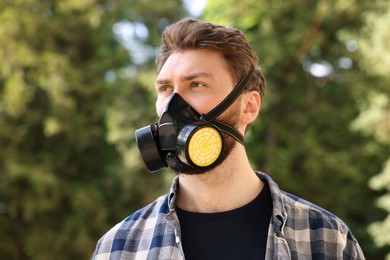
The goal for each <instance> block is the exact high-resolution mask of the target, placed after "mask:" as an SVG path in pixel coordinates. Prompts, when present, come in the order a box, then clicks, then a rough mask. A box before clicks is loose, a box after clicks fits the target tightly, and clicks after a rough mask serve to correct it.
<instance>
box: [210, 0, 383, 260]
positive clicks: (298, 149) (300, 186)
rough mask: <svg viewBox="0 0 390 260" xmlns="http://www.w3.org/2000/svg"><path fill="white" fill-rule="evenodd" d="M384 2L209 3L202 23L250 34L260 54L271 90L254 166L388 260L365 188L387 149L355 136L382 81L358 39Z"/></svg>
mask: <svg viewBox="0 0 390 260" xmlns="http://www.w3.org/2000/svg"><path fill="white" fill-rule="evenodd" d="M379 4H380V1H378V2H372V1H365V0H360V1H353V4H352V2H351V1H347V0H335V1H330V0H329V1H326V0H324V1H294V0H293V1H255V0H247V1H243V2H240V3H239V4H237V3H236V2H235V1H231V0H224V1H221V0H209V1H208V5H207V6H206V9H205V12H204V16H203V17H204V18H205V19H207V20H210V21H212V22H217V23H222V24H224V25H228V26H234V27H238V28H240V29H242V30H243V31H245V32H246V34H247V36H248V39H249V40H250V42H251V43H252V45H253V46H254V48H255V50H256V52H257V53H258V54H259V57H260V65H261V66H262V67H263V71H264V73H265V75H266V78H267V82H268V87H267V90H266V95H265V99H264V100H263V104H262V111H261V114H260V118H259V120H257V122H256V123H255V124H254V126H253V128H252V130H251V132H250V134H249V136H247V138H246V142H247V144H248V145H247V147H248V149H247V150H248V153H249V156H250V159H251V161H252V163H253V165H254V168H257V169H259V170H262V171H265V172H267V173H269V174H270V175H271V176H272V177H273V178H274V179H275V180H277V181H278V183H280V185H281V187H282V188H283V189H284V190H287V191H289V192H292V193H294V194H296V195H298V196H300V197H302V198H306V199H309V200H310V201H312V202H314V203H316V204H318V205H320V206H323V207H324V208H326V209H328V210H330V211H331V212H333V213H335V214H336V215H338V216H339V217H341V218H342V219H343V220H344V221H346V223H347V224H348V225H349V226H350V228H351V229H352V231H353V233H354V234H355V236H356V237H357V238H358V240H359V242H360V243H361V245H362V247H363V250H364V252H365V254H366V256H367V258H368V259H383V251H381V250H380V249H378V248H377V247H376V246H375V244H374V243H373V240H372V238H371V237H370V236H369V235H368V233H367V230H366V228H367V226H368V224H369V223H371V222H372V221H373V220H374V219H376V218H378V217H380V216H383V212H382V211H381V210H379V209H377V208H376V207H375V205H374V203H373V202H374V200H375V196H376V193H375V192H373V191H372V190H371V189H369V188H368V187H367V182H368V180H369V179H370V178H371V177H372V176H373V175H374V174H375V173H377V172H378V171H379V170H380V168H381V165H382V163H383V162H384V161H385V160H386V154H385V151H386V148H385V147H384V146H383V145H382V144H380V143H378V142H377V140H375V139H374V138H373V137H371V136H365V135H363V134H362V133H360V132H354V131H351V130H350V124H351V122H352V121H353V120H354V119H355V118H356V117H357V116H358V114H359V111H360V101H359V100H360V99H359V98H360V97H363V96H365V95H366V94H367V89H368V86H370V87H372V88H377V89H379V86H373V84H374V82H373V80H375V83H378V82H379V81H380V79H379V78H378V77H376V78H375V79H373V77H371V76H369V75H368V74H367V72H366V70H365V69H364V68H363V67H361V63H360V61H361V60H360V54H359V51H358V50H359V48H360V47H359V45H358V43H357V42H358V39H357V38H356V35H353V36H352V33H357V32H359V31H360V30H361V29H362V28H363V27H362V26H363V24H364V17H365V14H366V13H367V12H368V11H372V12H376V11H377V10H378V9H379V6H378V5H379ZM308 10H311V11H308Z"/></svg>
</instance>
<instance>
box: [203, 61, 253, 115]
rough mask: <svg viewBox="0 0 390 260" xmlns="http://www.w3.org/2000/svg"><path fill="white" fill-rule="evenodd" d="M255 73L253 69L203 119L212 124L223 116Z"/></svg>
mask: <svg viewBox="0 0 390 260" xmlns="http://www.w3.org/2000/svg"><path fill="white" fill-rule="evenodd" d="M254 71H255V69H254V68H252V69H251V70H250V71H249V72H248V74H247V75H246V76H245V77H244V78H243V79H242V80H241V81H240V83H238V84H237V86H236V87H235V88H234V89H233V90H232V92H230V94H229V95H228V96H227V97H226V98H225V99H224V100H222V102H221V103H219V104H218V105H217V106H216V107H215V108H213V109H212V110H211V111H210V112H208V113H207V114H206V115H204V116H202V119H203V120H205V121H206V122H210V121H212V120H214V119H215V118H217V117H218V116H219V115H220V114H222V113H223V112H224V111H225V110H226V109H227V108H228V107H229V106H230V105H231V104H233V102H234V101H235V100H236V99H237V98H238V97H239V96H240V94H241V93H242V91H243V90H244V88H245V87H246V85H247V84H248V82H249V80H250V79H251V78H252V75H253V72H254Z"/></svg>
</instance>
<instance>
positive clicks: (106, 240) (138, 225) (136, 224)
mask: <svg viewBox="0 0 390 260" xmlns="http://www.w3.org/2000/svg"><path fill="white" fill-rule="evenodd" d="M168 212H169V208H168V201H167V195H164V196H161V197H159V198H158V199H156V200H155V201H153V202H152V203H150V204H149V205H147V206H145V207H144V208H142V209H140V210H138V211H136V212H134V213H133V214H131V215H130V216H128V217H127V218H125V219H124V220H122V221H121V222H119V223H118V224H116V225H115V226H114V227H113V228H111V229H110V230H109V231H108V232H107V233H106V234H104V235H103V236H102V237H101V238H100V240H99V241H98V243H97V246H96V250H95V253H94V256H96V255H99V254H110V253H112V252H115V251H119V252H120V251H124V250H125V251H129V252H137V251H139V250H141V249H140V247H142V245H143V244H144V243H143V242H142V241H145V242H146V241H150V240H151V239H152V237H153V234H154V232H153V230H154V229H156V228H158V226H160V225H163V224H165V221H164V217H165V215H166V214H167V213H168Z"/></svg>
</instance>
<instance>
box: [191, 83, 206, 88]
mask: <svg viewBox="0 0 390 260" xmlns="http://www.w3.org/2000/svg"><path fill="white" fill-rule="evenodd" d="M203 86H204V84H203V83H200V82H192V83H191V87H192V88H199V87H203Z"/></svg>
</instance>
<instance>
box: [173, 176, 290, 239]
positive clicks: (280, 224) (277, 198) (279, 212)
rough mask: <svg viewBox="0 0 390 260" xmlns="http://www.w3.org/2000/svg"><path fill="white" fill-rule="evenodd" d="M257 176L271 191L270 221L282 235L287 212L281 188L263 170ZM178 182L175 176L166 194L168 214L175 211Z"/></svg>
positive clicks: (276, 231)
mask: <svg viewBox="0 0 390 260" xmlns="http://www.w3.org/2000/svg"><path fill="white" fill-rule="evenodd" d="M256 174H257V176H258V177H259V178H260V179H261V180H262V181H264V182H267V183H268V185H269V188H270V191H271V198H272V207H273V210H272V211H273V212H272V221H273V229H274V233H275V234H276V235H277V236H283V228H284V225H285V223H286V221H287V212H286V210H285V206H284V201H283V199H282V196H281V190H280V188H279V186H278V184H276V182H275V181H274V180H272V178H271V177H270V176H268V175H267V174H265V173H263V172H256ZM178 184H179V176H176V177H175V178H174V179H173V181H172V185H171V188H170V190H169V194H168V205H169V212H170V213H169V214H168V215H170V214H172V213H175V212H176V195H177V188H178Z"/></svg>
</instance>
